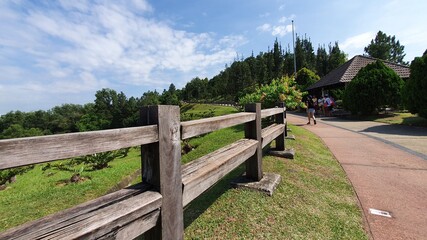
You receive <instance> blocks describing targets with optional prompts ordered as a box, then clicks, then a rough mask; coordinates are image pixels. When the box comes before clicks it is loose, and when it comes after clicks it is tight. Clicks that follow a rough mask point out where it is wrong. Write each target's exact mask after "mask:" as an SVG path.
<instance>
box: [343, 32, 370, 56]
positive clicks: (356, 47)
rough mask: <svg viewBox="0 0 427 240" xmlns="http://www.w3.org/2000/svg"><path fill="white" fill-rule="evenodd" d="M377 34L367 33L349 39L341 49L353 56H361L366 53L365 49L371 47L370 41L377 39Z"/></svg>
mask: <svg viewBox="0 0 427 240" xmlns="http://www.w3.org/2000/svg"><path fill="white" fill-rule="evenodd" d="M375 34H376V33H375V32H365V33H361V34H358V35H356V36H352V37H349V38H347V39H345V40H344V42H343V43H340V44H339V46H340V49H341V50H343V51H344V52H346V53H348V54H349V55H350V56H349V57H351V56H354V55H360V54H363V52H364V47H366V46H367V45H369V43H370V41H371V40H372V39H374V38H375Z"/></svg>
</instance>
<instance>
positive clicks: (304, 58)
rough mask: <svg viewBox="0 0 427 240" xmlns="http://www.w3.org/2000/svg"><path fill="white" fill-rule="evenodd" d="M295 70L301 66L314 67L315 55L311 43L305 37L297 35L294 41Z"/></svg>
mask: <svg viewBox="0 0 427 240" xmlns="http://www.w3.org/2000/svg"><path fill="white" fill-rule="evenodd" d="M295 52H296V63H297V71H298V70H299V69H302V68H308V69H315V66H316V56H315V55H314V49H313V45H312V44H311V41H310V39H307V37H304V38H301V37H300V36H297V38H296V41H295Z"/></svg>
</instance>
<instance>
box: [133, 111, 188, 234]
mask: <svg viewBox="0 0 427 240" xmlns="http://www.w3.org/2000/svg"><path fill="white" fill-rule="evenodd" d="M141 120H142V123H143V124H157V125H158V129H159V130H158V132H159V137H158V139H159V142H158V143H153V144H150V145H146V146H144V148H143V150H142V154H143V155H142V158H143V159H142V160H143V169H144V170H143V180H144V182H147V183H149V184H151V185H153V186H154V188H155V189H157V190H158V191H159V192H160V194H161V195H162V197H163V200H162V210H161V216H160V218H161V220H160V222H159V223H158V224H157V225H156V226H155V227H154V228H152V229H150V230H149V231H147V233H146V234H145V235H144V238H145V239H159V238H162V239H183V238H184V220H183V219H184V217H183V209H182V179H181V139H180V127H181V123H180V119H179V107H178V106H165V105H160V106H149V107H144V108H143V109H142V111H141Z"/></svg>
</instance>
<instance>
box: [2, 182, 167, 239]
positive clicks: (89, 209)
mask: <svg viewBox="0 0 427 240" xmlns="http://www.w3.org/2000/svg"><path fill="white" fill-rule="evenodd" d="M138 192H139V193H138ZM123 193H125V194H124V195H126V196H127V198H124V195H123V196H122V195H118V194H111V195H113V197H111V196H109V198H108V199H107V198H104V197H101V198H99V199H96V200H94V201H91V202H90V203H91V204H88V203H85V204H82V205H79V206H77V207H75V208H72V209H69V210H65V211H63V212H60V213H58V214H53V215H50V216H48V217H45V218H42V219H39V220H37V221H35V222H31V223H27V224H25V225H21V226H19V227H16V228H14V229H11V230H9V231H6V232H4V233H1V234H0V239H76V238H87V239H94V238H97V237H100V236H103V235H105V234H107V233H109V232H111V231H112V230H114V231H117V230H119V229H120V228H121V227H122V226H125V225H127V224H129V223H132V222H133V221H134V220H137V219H139V218H141V217H144V215H146V214H149V213H151V212H153V211H156V210H158V209H159V208H160V207H161V199H162V196H161V195H160V194H159V193H157V192H152V191H145V192H142V193H141V192H140V190H135V191H128V192H124V191H122V194H123ZM129 193H131V194H135V193H138V194H136V195H133V196H132V195H131V196H129V195H128V194H129ZM106 199H107V200H106ZM112 199H114V201H113V200H112ZM96 203H98V204H99V205H98V206H96V205H94V204H96ZM156 220H157V219H154V220H153V221H154V222H155V221H156ZM149 226H152V225H150V224H149ZM149 226H144V227H143V228H144V229H146V230H148V229H149V228H148V227H149ZM141 234H142V233H141Z"/></svg>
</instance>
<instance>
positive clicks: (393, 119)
mask: <svg viewBox="0 0 427 240" xmlns="http://www.w3.org/2000/svg"><path fill="white" fill-rule="evenodd" d="M347 118H350V119H355V120H362V121H375V122H381V123H387V124H400V125H408V126H418V127H427V119H425V118H422V117H420V116H418V115H417V114H412V113H409V112H387V113H381V114H378V115H372V116H349V117H347Z"/></svg>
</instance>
